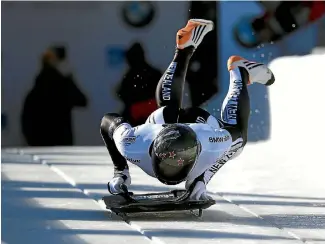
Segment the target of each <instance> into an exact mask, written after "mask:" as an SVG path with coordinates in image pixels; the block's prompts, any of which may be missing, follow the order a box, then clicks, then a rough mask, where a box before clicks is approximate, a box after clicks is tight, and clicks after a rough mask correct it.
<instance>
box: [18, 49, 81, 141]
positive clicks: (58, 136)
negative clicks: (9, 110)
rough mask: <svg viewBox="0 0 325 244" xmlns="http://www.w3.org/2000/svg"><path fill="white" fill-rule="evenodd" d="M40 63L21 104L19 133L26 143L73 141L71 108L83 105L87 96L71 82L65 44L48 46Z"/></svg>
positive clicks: (72, 78) (72, 77)
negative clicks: (40, 65) (33, 81)
mask: <svg viewBox="0 0 325 244" xmlns="http://www.w3.org/2000/svg"><path fill="white" fill-rule="evenodd" d="M41 64H42V67H41V70H40V72H39V74H38V75H37V76H36V79H35V84H34V87H33V88H32V90H31V91H30V92H29V93H28V94H27V97H26V99H25V102H24V105H23V111H22V116H21V126H22V132H23V135H24V137H25V139H26V142H27V144H28V145H29V146H68V145H73V144H74V143H73V132H72V115H71V113H72V109H73V108H74V107H86V106H87V98H86V97H85V95H84V94H83V93H82V92H81V91H80V89H79V88H78V86H77V85H76V83H75V79H74V76H73V74H72V72H71V70H70V68H69V63H68V59H67V56H66V49H65V47H62V46H59V47H50V48H48V49H47V50H46V51H45V52H44V54H43V55H42V58H41Z"/></svg>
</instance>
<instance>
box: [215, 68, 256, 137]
mask: <svg viewBox="0 0 325 244" xmlns="http://www.w3.org/2000/svg"><path fill="white" fill-rule="evenodd" d="M229 73H230V84H229V90H228V94H227V96H226V98H225V100H224V101H223V104H222V109H221V120H222V122H223V123H224V127H228V126H230V127H235V128H236V129H237V130H238V131H239V132H240V135H239V136H236V137H241V138H242V139H243V141H244V143H246V141H247V128H248V119H249V113H250V100H249V95H248V90H247V84H248V81H249V74H248V72H247V71H246V70H245V68H243V67H235V68H234V69H232V70H230V71H229ZM236 139H238V138H236ZM233 141H235V140H234V138H233Z"/></svg>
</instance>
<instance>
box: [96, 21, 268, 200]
mask: <svg viewBox="0 0 325 244" xmlns="http://www.w3.org/2000/svg"><path fill="white" fill-rule="evenodd" d="M212 29H213V22H212V21H208V20H203V19H191V20H189V21H188V23H187V25H186V26H185V27H184V28H183V29H181V30H179V31H178V32H177V35H176V44H177V48H176V51H175V55H174V59H173V60H172V62H171V63H170V65H169V67H168V68H167V70H166V71H165V73H164V75H163V76H162V77H161V79H160V81H159V83H158V86H157V90H156V100H157V104H158V105H159V108H158V109H157V110H156V111H154V112H153V113H152V114H151V115H150V116H149V117H148V119H147V121H146V123H145V124H143V125H140V126H137V127H132V126H131V125H130V124H128V122H127V121H126V120H125V119H124V118H123V117H121V116H120V115H118V114H116V113H108V114H106V115H105V116H104V117H103V119H102V122H101V135H102V138H103V140H104V142H105V145H106V147H107V149H108V152H109V154H110V155H111V158H112V161H113V163H114V177H113V179H112V180H111V181H110V182H109V183H108V189H109V191H110V193H111V194H119V193H121V192H122V189H121V184H125V185H127V186H129V185H130V184H131V177H130V174H129V167H128V163H132V164H135V165H137V166H138V167H140V168H141V169H142V170H143V171H144V172H145V173H146V174H148V175H150V176H152V177H154V178H156V179H158V180H159V181H160V182H162V183H164V184H166V185H176V184H179V183H181V182H184V181H185V182H186V184H185V187H186V189H190V188H191V192H192V193H191V196H190V199H193V200H207V199H209V196H208V195H207V194H206V185H207V184H208V182H209V181H210V180H211V178H212V177H213V175H214V174H215V173H216V172H217V171H218V170H219V169H220V168H221V167H222V166H223V165H224V164H225V163H226V162H227V161H228V160H230V159H232V158H234V157H236V156H238V155H239V154H240V153H241V151H242V150H243V148H244V146H245V144H246V142H247V129H248V119H249V114H250V101H249V95H248V91H247V86H248V85H251V84H253V83H256V82H257V83H261V84H264V85H267V86H269V85H271V84H273V83H274V76H273V74H272V72H271V71H270V70H269V69H268V68H267V66H266V65H264V64H262V63H256V62H251V61H248V60H246V59H244V58H241V57H239V56H231V57H230V58H229V59H228V70H229V73H230V85H229V91H228V94H227V96H226V98H225V100H224V102H223V105H222V110H221V119H217V118H215V117H213V116H212V115H211V114H209V113H208V112H207V111H205V110H203V109H201V108H198V107H192V108H186V109H183V108H182V97H183V90H184V83H185V77H186V72H187V68H188V64H189V61H190V58H191V56H192V55H193V53H194V51H195V50H196V48H197V47H198V46H199V45H200V43H201V42H202V40H203V38H204V36H205V35H206V34H207V33H208V32H210V31H211V30H212Z"/></svg>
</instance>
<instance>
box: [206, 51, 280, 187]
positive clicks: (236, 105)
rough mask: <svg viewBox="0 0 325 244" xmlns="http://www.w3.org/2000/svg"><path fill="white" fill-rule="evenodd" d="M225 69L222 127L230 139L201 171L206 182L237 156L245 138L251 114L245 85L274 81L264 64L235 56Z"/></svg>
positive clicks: (271, 82) (269, 83)
mask: <svg viewBox="0 0 325 244" xmlns="http://www.w3.org/2000/svg"><path fill="white" fill-rule="evenodd" d="M228 70H229V73H230V84H229V90H228V94H227V96H226V98H225V100H224V102H223V105H222V109H221V123H223V126H222V127H224V128H225V129H227V130H228V131H229V132H230V133H231V135H232V137H233V138H232V140H233V143H232V146H231V148H230V150H229V151H228V152H227V154H226V155H224V157H222V158H220V159H219V160H218V161H217V162H216V163H215V164H214V165H213V166H211V167H210V168H209V169H208V170H207V171H205V172H204V173H203V174H202V176H201V177H203V178H202V179H203V181H204V182H205V184H208V182H209V181H210V180H211V178H212V177H213V175H214V174H216V173H217V172H218V171H219V169H220V168H221V167H222V166H223V165H224V164H225V163H226V162H227V161H229V160H230V159H233V158H234V157H237V156H238V155H239V154H240V153H241V152H242V150H243V148H244V146H245V144H246V142H247V130H248V120H249V114H250V101H249V95H248V90H247V85H250V84H252V83H256V82H257V83H261V84H263V85H266V86H269V85H272V84H273V83H274V81H275V78H274V76H273V73H272V72H271V70H269V69H268V68H267V66H266V65H264V64H261V63H255V62H250V61H248V60H246V59H243V58H241V57H238V56H232V57H230V58H229V60H228Z"/></svg>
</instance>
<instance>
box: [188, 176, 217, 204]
mask: <svg viewBox="0 0 325 244" xmlns="http://www.w3.org/2000/svg"><path fill="white" fill-rule="evenodd" d="M194 184H195V185H192V186H191V187H190V189H193V190H192V192H191V195H190V200H211V199H212V198H211V197H210V196H208V194H207V192H206V186H205V184H204V182H203V181H200V180H199V181H196V182H194Z"/></svg>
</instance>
